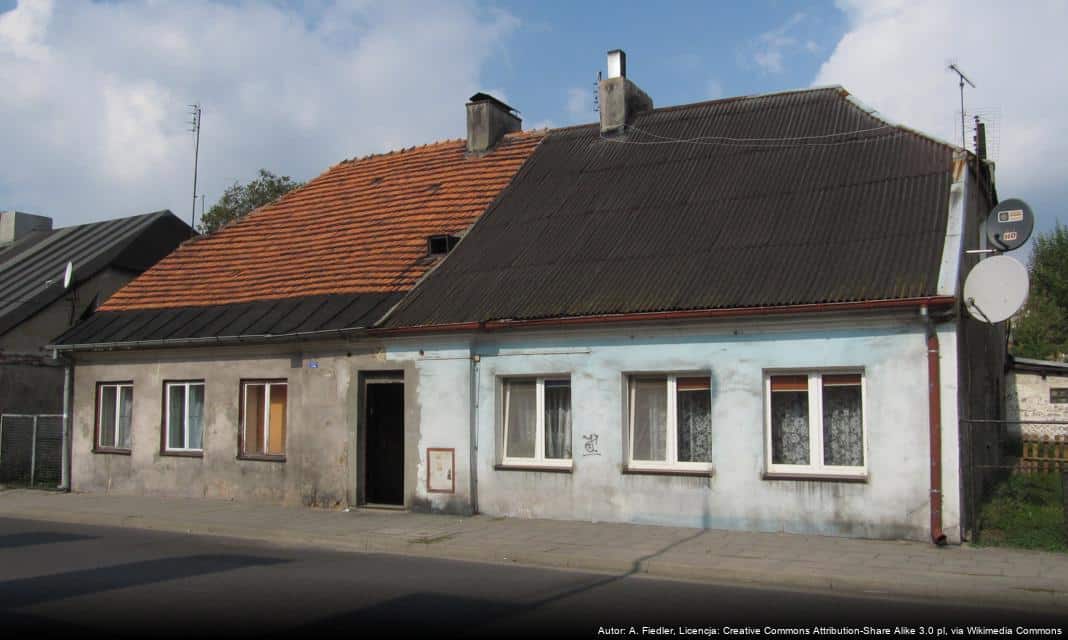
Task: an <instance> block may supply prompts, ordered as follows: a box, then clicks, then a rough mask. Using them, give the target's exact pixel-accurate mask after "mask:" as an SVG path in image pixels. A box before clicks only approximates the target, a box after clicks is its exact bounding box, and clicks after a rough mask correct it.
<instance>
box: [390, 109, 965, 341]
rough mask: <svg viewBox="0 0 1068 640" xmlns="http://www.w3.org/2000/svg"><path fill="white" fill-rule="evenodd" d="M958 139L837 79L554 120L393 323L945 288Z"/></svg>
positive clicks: (871, 296) (865, 296) (882, 295)
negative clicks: (901, 121)
mask: <svg viewBox="0 0 1068 640" xmlns="http://www.w3.org/2000/svg"><path fill="white" fill-rule="evenodd" d="M798 138H801V139H798ZM769 139H771V140H769ZM953 151H954V149H953V148H952V147H950V146H948V145H946V144H944V143H940V142H937V141H935V140H932V139H929V138H926V137H924V136H921V135H918V134H916V133H914V132H911V131H909V130H905V129H902V128H899V127H895V126H891V125H887V124H886V123H885V122H883V121H882V120H879V119H877V118H875V117H873V116H871V115H870V114H868V113H867V112H865V111H864V110H862V109H861V108H859V107H858V106H857V105H856V103H854V102H853V101H852V100H850V99H849V98H848V94H847V93H846V92H845V91H844V90H842V89H839V88H830V89H814V90H808V91H800V92H794V93H785V94H776V95H768V96H757V97H750V98H735V99H729V100H719V101H714V102H706V103H701V104H694V105H687V106H682V107H671V108H666V109H658V110H654V111H652V112H648V113H645V114H640V115H638V116H637V117H635V118H634V120H633V121H632V124H631V125H630V126H628V129H627V132H626V133H625V134H624V135H623V136H620V137H613V138H611V139H607V138H603V137H601V135H600V132H599V127H598V126H597V125H589V126H580V127H573V128H569V129H562V130H557V131H552V132H550V133H549V135H548V136H546V138H545V139H544V140H543V141H542V143H541V145H540V146H539V147H538V149H537V150H536V151H535V152H534V154H533V155H532V156H531V158H530V159H529V160H528V161H527V163H526V165H524V167H523V169H522V170H521V171H520V172H519V174H517V176H516V177H515V179H514V180H513V182H512V184H511V185H510V186H509V188H508V189H506V190H505V191H504V192H503V193H502V195H501V197H500V198H499V199H498V201H497V202H496V203H495V204H494V205H493V206H492V207H491V208H490V210H489V211H488V212H487V213H486V214H485V215H484V216H483V217H482V219H481V220H480V221H479V222H477V223H476V224H475V226H474V227H473V228H472V230H471V232H469V233H468V235H467V236H466V237H465V238H464V239H463V241H462V242H461V243H460V244H459V246H458V247H457V248H456V249H455V250H454V251H453V253H452V254H451V255H450V256H449V257H448V258H447V259H446V260H445V261H444V262H443V263H442V265H441V266H440V267H439V268H438V269H437V270H436V271H434V272H433V273H431V274H430V275H429V276H428V277H427V278H426V279H425V280H424V281H423V282H422V283H421V284H420V285H419V286H417V287H416V288H415V289H414V290H413V291H412V292H411V293H410V294H409V295H408V297H407V298H406V299H405V300H404V301H403V302H402V303H401V304H400V305H399V306H398V308H397V310H396V311H395V312H394V313H393V314H392V315H391V317H390V318H389V319H388V320H387V321H386V322H385V323H384V325H385V326H390V327H398V326H424V325H437V324H446V323H457V322H471V321H486V320H499V319H534V318H554V317H569V316H588V315H605V314H617V313H639V312H653V311H671V310H691V309H719V308H737V307H753V306H779V305H793V304H807V303H825V302H849V301H863V300H886V299H898V298H911V297H921V296H928V295H933V294H934V293H935V291H936V286H937V280H938V272H939V265H940V261H941V254H942V248H943V243H944V240H945V229H946V221H947V216H948V203H949V190H950V185H951V182H952V157H953Z"/></svg>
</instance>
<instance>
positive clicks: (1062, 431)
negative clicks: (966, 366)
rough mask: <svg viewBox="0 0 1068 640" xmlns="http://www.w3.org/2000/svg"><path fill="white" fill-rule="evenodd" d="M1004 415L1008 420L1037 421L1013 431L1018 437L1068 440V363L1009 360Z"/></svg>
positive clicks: (1025, 359)
mask: <svg viewBox="0 0 1068 640" xmlns="http://www.w3.org/2000/svg"><path fill="white" fill-rule="evenodd" d="M1005 413H1006V418H1007V419H1009V420H1020V421H1026V420H1034V421H1035V422H1033V423H1031V424H1028V423H1026V422H1024V423H1023V424H1021V425H1019V430H1018V431H1017V430H1016V429H1013V432H1014V433H1015V435H1017V436H1028V437H1035V436H1038V437H1041V436H1068V362H1050V361H1048V360H1034V359H1031V358H1017V357H1012V358H1010V359H1009V373H1008V376H1007V379H1006V381H1005ZM1051 422H1062V423H1063V424H1049V423H1051ZM1042 423H1046V424H1042Z"/></svg>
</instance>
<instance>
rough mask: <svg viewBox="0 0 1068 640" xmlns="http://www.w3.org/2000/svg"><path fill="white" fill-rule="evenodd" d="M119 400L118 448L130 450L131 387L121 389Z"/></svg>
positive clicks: (131, 420) (131, 419)
mask: <svg viewBox="0 0 1068 640" xmlns="http://www.w3.org/2000/svg"><path fill="white" fill-rule="evenodd" d="M119 393H120V396H121V397H120V399H119V447H120V448H122V449H129V448H130V426H131V423H132V422H133V387H122V388H121V390H120V392H119Z"/></svg>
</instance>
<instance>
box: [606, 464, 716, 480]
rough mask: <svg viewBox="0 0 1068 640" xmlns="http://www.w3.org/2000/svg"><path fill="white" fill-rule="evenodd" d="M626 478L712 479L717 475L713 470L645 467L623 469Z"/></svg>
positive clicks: (625, 467)
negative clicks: (688, 477)
mask: <svg viewBox="0 0 1068 640" xmlns="http://www.w3.org/2000/svg"><path fill="white" fill-rule="evenodd" d="M623 475H625V476H690V477H693V478H711V477H712V476H714V475H716V472H715V471H714V470H713V469H651V468H648V469H647V468H643V467H638V468H635V467H627V466H624V467H623Z"/></svg>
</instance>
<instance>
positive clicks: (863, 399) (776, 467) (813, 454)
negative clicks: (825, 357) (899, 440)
mask: <svg viewBox="0 0 1068 640" xmlns="http://www.w3.org/2000/svg"><path fill="white" fill-rule="evenodd" d="M800 375H804V376H808V452H809V464H807V465H803V464H775V463H773V462H772V459H773V458H772V438H771V418H772V415H771V414H772V411H771V379H772V378H773V377H776V376H800ZM825 375H829V376H838V375H859V376H860V429H861V447H862V450H861V455H862V456H863V457H864V464H863V465H861V466H852V467H845V466H841V465H827V464H824V463H823V376H825ZM764 458H765V460H766V470H767V471H766V472H767V475H768V476H769V477H775V476H785V477H790V476H811V477H817V478H818V477H823V478H832V479H834V478H837V479H857V480H866V479H867V478H868V460H869V459H870V457H869V455H868V377H867V376H866V375H864V370H863V369H815V370H813V369H802V370H796V369H794V370H775V371H765V372H764Z"/></svg>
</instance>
